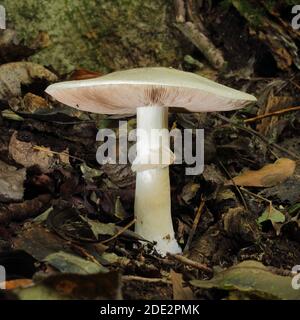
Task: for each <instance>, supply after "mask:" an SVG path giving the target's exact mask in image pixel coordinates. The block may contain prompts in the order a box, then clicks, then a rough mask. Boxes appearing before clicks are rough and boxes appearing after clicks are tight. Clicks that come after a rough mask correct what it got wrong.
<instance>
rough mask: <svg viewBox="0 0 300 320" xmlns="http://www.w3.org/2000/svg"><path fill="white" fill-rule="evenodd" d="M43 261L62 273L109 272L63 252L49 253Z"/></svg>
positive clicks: (97, 265) (98, 265)
mask: <svg viewBox="0 0 300 320" xmlns="http://www.w3.org/2000/svg"><path fill="white" fill-rule="evenodd" d="M43 261H45V262H47V263H49V264H50V265H51V266H53V267H55V268H56V269H58V270H59V271H61V272H64V273H76V274H94V273H99V272H103V273H105V272H108V271H109V270H108V269H107V268H105V267H103V266H102V265H101V264H100V263H99V264H97V263H95V262H92V261H89V260H86V259H83V258H81V257H78V256H76V255H74V254H70V253H68V252H64V251H59V252H54V253H51V254H50V255H48V256H47V257H45V259H44V260H43Z"/></svg>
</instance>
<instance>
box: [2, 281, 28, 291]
mask: <svg viewBox="0 0 300 320" xmlns="http://www.w3.org/2000/svg"><path fill="white" fill-rule="evenodd" d="M32 284H33V282H32V280H31V279H16V280H9V281H6V282H5V289H6V290H13V289H16V288H20V287H21V288H23V287H28V286H30V285H32Z"/></svg>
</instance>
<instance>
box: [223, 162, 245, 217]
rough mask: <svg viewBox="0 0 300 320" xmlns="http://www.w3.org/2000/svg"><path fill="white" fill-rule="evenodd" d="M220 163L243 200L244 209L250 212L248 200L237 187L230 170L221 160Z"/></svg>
mask: <svg viewBox="0 0 300 320" xmlns="http://www.w3.org/2000/svg"><path fill="white" fill-rule="evenodd" d="M218 162H219V164H220V166H221V167H222V168H223V170H224V171H225V172H226V174H227V176H228V178H229V179H230V180H231V182H232V184H233V185H234V187H235V189H236V191H237V192H238V194H239V195H240V198H241V199H242V202H243V206H244V208H245V209H246V210H247V211H249V208H248V206H247V202H246V200H245V199H244V197H243V194H242V193H241V190H240V188H239V187H238V186H237V185H236V183H235V181H234V179H233V178H232V176H231V174H230V173H229V172H228V170H227V169H226V168H225V166H224V164H223V163H222V162H221V161H220V160H219V161H218Z"/></svg>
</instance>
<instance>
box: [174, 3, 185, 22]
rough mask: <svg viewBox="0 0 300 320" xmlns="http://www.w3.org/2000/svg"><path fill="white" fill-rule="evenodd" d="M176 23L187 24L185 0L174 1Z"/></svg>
mask: <svg viewBox="0 0 300 320" xmlns="http://www.w3.org/2000/svg"><path fill="white" fill-rule="evenodd" d="M174 6H175V13H176V22H179V23H183V22H185V6H184V1H183V0H174Z"/></svg>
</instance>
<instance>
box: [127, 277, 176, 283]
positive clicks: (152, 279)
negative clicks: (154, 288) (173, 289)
mask: <svg viewBox="0 0 300 320" xmlns="http://www.w3.org/2000/svg"><path fill="white" fill-rule="evenodd" d="M122 280H124V281H141V282H147V283H159V282H162V283H166V284H172V282H171V281H170V280H167V279H162V278H144V277H139V276H131V275H129V276H122Z"/></svg>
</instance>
